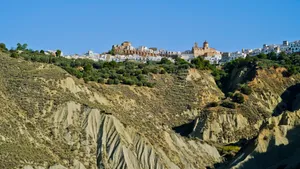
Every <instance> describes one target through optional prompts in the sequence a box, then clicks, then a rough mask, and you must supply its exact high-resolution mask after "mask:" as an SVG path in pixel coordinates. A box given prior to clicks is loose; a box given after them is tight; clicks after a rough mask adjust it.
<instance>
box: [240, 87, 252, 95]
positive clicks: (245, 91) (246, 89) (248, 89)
mask: <svg viewBox="0 0 300 169" xmlns="http://www.w3.org/2000/svg"><path fill="white" fill-rule="evenodd" d="M241 92H242V93H243V94H245V95H250V94H251V93H252V89H251V87H249V86H248V85H243V86H242V87H241Z"/></svg>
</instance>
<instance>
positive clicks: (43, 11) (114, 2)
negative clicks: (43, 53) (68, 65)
mask: <svg viewBox="0 0 300 169" xmlns="http://www.w3.org/2000/svg"><path fill="white" fill-rule="evenodd" d="M299 9H300V0H126V1H125V0H43V1H42V0H26V1H24V0H9V1H4V0H2V2H1V9H0V42H3V43H5V44H6V45H7V46H8V47H9V48H10V47H15V46H16V44H17V43H27V44H28V47H29V48H31V49H34V50H40V49H44V50H48V49H51V50H56V49H60V50H62V51H63V52H64V53H65V54H66V53H67V54H75V53H77V54H82V53H85V52H87V51H88V50H93V51H95V52H99V53H102V52H106V51H108V50H109V49H111V46H112V45H113V44H121V43H122V42H123V41H130V42H131V43H132V45H133V46H135V47H138V46H148V47H157V48H159V49H167V50H173V51H185V50H190V49H191V48H192V46H193V44H194V43H195V42H198V43H199V44H200V45H201V44H202V43H203V41H205V40H207V41H208V42H209V44H210V47H213V48H216V49H217V50H220V51H237V50H241V49H242V48H246V49H247V48H258V47H261V46H262V45H263V44H280V43H282V41H283V40H289V41H294V40H300V31H299V30H300V19H299V16H300V14H299Z"/></svg>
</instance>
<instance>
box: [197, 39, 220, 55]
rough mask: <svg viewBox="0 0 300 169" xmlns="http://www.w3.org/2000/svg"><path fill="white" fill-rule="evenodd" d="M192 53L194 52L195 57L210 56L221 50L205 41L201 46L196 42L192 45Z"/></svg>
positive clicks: (217, 53) (218, 53)
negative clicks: (211, 46)
mask: <svg viewBox="0 0 300 169" xmlns="http://www.w3.org/2000/svg"><path fill="white" fill-rule="evenodd" d="M192 53H193V54H194V56H195V57H198V56H204V57H210V56H215V55H220V54H221V52H219V51H217V50H216V49H214V48H210V47H209V44H208V42H207V41H205V42H204V43H203V47H202V48H200V47H198V43H197V42H196V43H195V45H194V47H193V48H192Z"/></svg>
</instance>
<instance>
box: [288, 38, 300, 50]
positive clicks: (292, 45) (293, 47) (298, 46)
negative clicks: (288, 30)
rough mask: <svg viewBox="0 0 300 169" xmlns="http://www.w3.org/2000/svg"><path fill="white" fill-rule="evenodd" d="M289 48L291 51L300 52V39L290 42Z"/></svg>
mask: <svg viewBox="0 0 300 169" xmlns="http://www.w3.org/2000/svg"><path fill="white" fill-rule="evenodd" d="M288 50H289V52H291V53H296V52H300V40H298V41H295V42H292V43H290V44H289V49H288Z"/></svg>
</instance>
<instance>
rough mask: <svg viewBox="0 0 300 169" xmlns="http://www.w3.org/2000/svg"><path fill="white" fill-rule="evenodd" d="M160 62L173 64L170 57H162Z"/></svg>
mask: <svg viewBox="0 0 300 169" xmlns="http://www.w3.org/2000/svg"><path fill="white" fill-rule="evenodd" d="M159 64H168V65H169V64H172V62H171V61H170V60H169V59H168V58H161V60H160V62H159Z"/></svg>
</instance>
